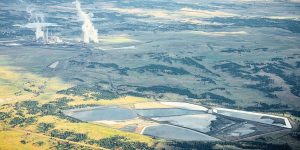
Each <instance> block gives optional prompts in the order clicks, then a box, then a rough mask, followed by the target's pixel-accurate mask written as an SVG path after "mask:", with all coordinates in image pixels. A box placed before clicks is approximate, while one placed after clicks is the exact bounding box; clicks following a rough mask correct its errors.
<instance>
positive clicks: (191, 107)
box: [160, 102, 208, 111]
mask: <svg viewBox="0 0 300 150" xmlns="http://www.w3.org/2000/svg"><path fill="white" fill-rule="evenodd" d="M160 103H161V104H163V105H169V106H175V107H178V108H183V109H189V110H200V111H207V110H208V109H207V108H205V107H203V106H199V105H194V104H189V103H183V102H160Z"/></svg>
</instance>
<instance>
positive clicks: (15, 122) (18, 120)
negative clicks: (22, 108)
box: [9, 117, 25, 127]
mask: <svg viewBox="0 0 300 150" xmlns="http://www.w3.org/2000/svg"><path fill="white" fill-rule="evenodd" d="M24 121H25V118H22V117H14V118H12V119H11V120H10V122H9V124H10V125H11V126H12V127H15V126H17V125H20V124H22V123H23V122H24Z"/></svg>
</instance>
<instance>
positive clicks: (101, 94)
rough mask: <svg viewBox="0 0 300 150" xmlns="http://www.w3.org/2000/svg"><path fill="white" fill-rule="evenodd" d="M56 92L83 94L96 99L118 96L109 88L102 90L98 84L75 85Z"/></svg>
mask: <svg viewBox="0 0 300 150" xmlns="http://www.w3.org/2000/svg"><path fill="white" fill-rule="evenodd" d="M57 93H58V94H65V95H75V96H83V97H85V98H86V99H87V98H91V99H96V100H101V99H115V98H118V97H119V96H118V94H116V93H114V92H112V91H109V90H104V89H103V88H102V87H101V86H99V85H94V86H88V85H77V86H74V87H71V88H69V89H66V90H61V91H58V92H57Z"/></svg>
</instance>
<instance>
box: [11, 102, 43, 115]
mask: <svg viewBox="0 0 300 150" xmlns="http://www.w3.org/2000/svg"><path fill="white" fill-rule="evenodd" d="M15 107H16V109H17V110H19V109H21V108H25V109H26V110H27V111H28V113H29V114H32V115H35V114H37V113H38V112H39V111H40V110H39V107H38V102H37V101H33V100H28V101H22V102H17V103H16V105H15Z"/></svg>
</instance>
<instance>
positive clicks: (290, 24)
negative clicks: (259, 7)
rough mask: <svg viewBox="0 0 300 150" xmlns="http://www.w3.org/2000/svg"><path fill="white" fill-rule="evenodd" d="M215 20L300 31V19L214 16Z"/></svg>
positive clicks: (238, 24)
mask: <svg viewBox="0 0 300 150" xmlns="http://www.w3.org/2000/svg"><path fill="white" fill-rule="evenodd" d="M211 21H213V22H219V23H230V24H232V25H234V26H244V27H245V26H246V27H247V26H248V27H275V28H281V29H285V30H289V31H291V32H294V33H300V21H296V20H285V19H268V18H213V19H211Z"/></svg>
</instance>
